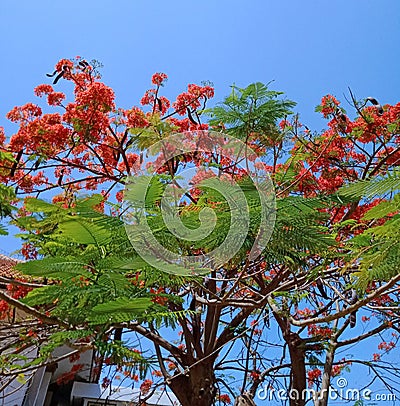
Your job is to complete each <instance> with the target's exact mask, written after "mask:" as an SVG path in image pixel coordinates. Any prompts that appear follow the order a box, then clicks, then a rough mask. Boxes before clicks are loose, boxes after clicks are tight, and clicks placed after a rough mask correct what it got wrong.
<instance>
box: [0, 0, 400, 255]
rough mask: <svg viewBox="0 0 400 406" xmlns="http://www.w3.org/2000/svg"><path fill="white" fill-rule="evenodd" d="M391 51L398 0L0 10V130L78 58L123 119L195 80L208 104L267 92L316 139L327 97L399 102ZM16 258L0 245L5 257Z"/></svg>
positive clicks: (210, 0) (13, 4) (49, 4)
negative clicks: (123, 111)
mask: <svg viewBox="0 0 400 406" xmlns="http://www.w3.org/2000/svg"><path fill="white" fill-rule="evenodd" d="M399 42H400V1H399V0H380V1H377V0H334V1H321V0H313V1H312V0H303V1H300V0H286V1H285V0H282V1H279V0H275V1H272V0H247V1H238V0H229V1H228V0H203V1H196V2H195V1H190V0H186V1H182V0H176V1H165V0H164V1H161V0H153V1H148V0H115V1H105V0H96V1H90V0H87V1H85V0H80V1H77V0H69V1H57V0H36V1H32V0H19V1H16V0H0V51H1V64H0V91H1V97H0V125H2V126H4V127H6V130H7V132H8V134H9V135H11V133H12V131H13V130H15V127H13V126H11V125H10V124H8V123H7V121H6V119H5V114H6V113H7V112H8V111H9V110H10V109H11V108H12V107H14V106H15V105H20V104H24V103H26V102H28V101H35V97H34V95H33V88H34V87H35V86H37V85H38V84H40V83H46V82H49V79H48V78H46V76H45V73H47V72H51V71H52V70H53V67H54V64H55V63H56V62H57V61H58V60H59V59H61V58H70V57H74V56H76V55H80V56H82V57H85V58H86V59H88V60H91V59H97V60H99V61H101V62H102V63H103V64H104V68H103V70H102V73H103V79H104V81H105V82H106V83H107V84H108V85H110V86H111V87H113V88H114V90H115V92H116V95H117V101H118V103H119V104H120V105H121V106H122V107H130V106H132V105H137V104H138V103H139V100H140V98H141V96H142V94H143V92H144V91H145V90H146V89H147V88H148V87H149V85H150V77H151V75H152V74H153V73H154V72H157V71H162V72H165V73H167V74H168V75H169V81H168V84H167V87H166V89H165V93H166V95H167V96H169V97H171V98H172V99H173V98H174V96H176V95H177V94H178V93H179V92H181V91H182V90H184V89H185V87H186V85H187V84H188V83H199V82H201V81H202V80H210V81H212V82H213V83H214V85H215V88H216V98H215V99H216V100H221V99H222V98H223V97H224V96H225V95H227V93H228V92H229V86H230V85H231V84H232V83H236V84H237V85H239V86H245V85H247V84H249V83H251V82H254V81H261V82H269V81H271V80H274V83H273V84H272V85H271V86H272V87H273V88H274V89H275V90H282V91H284V92H285V93H286V95H287V97H288V98H290V99H292V100H295V101H296V102H297V103H298V106H297V108H296V111H297V112H299V113H300V115H301V119H302V121H303V122H304V123H306V124H307V125H308V126H309V127H310V128H312V129H314V130H320V129H322V128H323V127H324V125H325V123H324V121H322V120H321V119H320V117H319V115H318V114H317V113H314V107H315V106H316V105H317V104H318V103H319V101H320V99H321V97H322V96H323V95H325V94H327V93H332V94H334V95H336V96H337V97H338V98H339V99H342V100H344V97H343V94H344V93H346V92H347V87H348V86H350V87H351V88H352V90H353V91H354V92H355V93H356V95H357V96H358V97H360V98H362V97H367V96H373V97H376V98H377V99H378V100H379V101H380V102H381V103H382V104H384V103H395V102H398V101H399V100H400V94H399V89H400V74H399V73H400V68H399V65H400V55H399ZM344 107H345V108H347V107H348V106H347V105H346V103H345V104H344ZM350 115H351V116H352V114H350ZM16 247H17V241H16V240H15V239H13V238H12V237H7V238H6V237H0V250H2V251H3V252H4V251H5V252H11V251H13V250H14V249H15V248H16ZM0 252H1V251H0Z"/></svg>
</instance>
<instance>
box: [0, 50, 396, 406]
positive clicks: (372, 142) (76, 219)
mask: <svg viewBox="0 0 400 406" xmlns="http://www.w3.org/2000/svg"><path fill="white" fill-rule="evenodd" d="M96 66H97V64H96V63H94V62H93V63H91V64H89V63H87V62H86V61H84V60H82V59H80V58H78V59H77V60H75V61H71V60H61V61H60V62H59V63H58V64H57V65H56V70H55V71H54V73H53V74H52V75H49V76H52V77H53V78H54V79H52V80H53V85H50V84H45V85H40V86H38V87H37V88H36V89H35V94H36V95H37V96H39V97H44V96H45V97H47V104H48V106H50V108H54V110H52V111H53V112H52V113H47V112H43V110H44V109H46V111H47V110H48V106H47V107H43V109H42V108H41V107H39V106H38V105H36V104H33V103H28V104H26V105H25V106H22V107H15V108H14V109H13V110H12V111H11V112H10V113H9V114H8V118H9V119H10V120H11V121H13V122H14V123H16V124H17V125H18V130H17V132H16V133H15V134H14V135H12V136H11V137H10V138H9V139H6V137H5V135H4V133H3V132H2V133H1V134H0V135H1V137H0V141H1V149H0V153H1V155H0V177H1V180H2V182H3V185H4V186H2V188H7V189H4V190H7V191H9V190H13V189H14V190H15V193H16V196H17V197H21V198H22V197H26V196H30V197H26V198H25V199H24V200H23V201H22V202H21V204H20V205H19V206H18V204H17V202H16V201H15V200H16V198H15V196H14V195H13V194H12V192H9V193H10V194H9V195H8V197H7V198H3V199H2V201H1V202H0V207H5V212H4V214H7V215H8V214H10V213H11V211H10V210H11V206H10V204H11V203H13V204H15V205H17V206H18V211H17V212H14V214H13V215H12V216H13V218H14V221H15V223H16V224H18V226H19V227H20V228H21V229H22V230H23V232H24V233H23V235H22V238H23V239H24V241H25V242H24V246H23V249H22V252H23V254H24V255H25V257H26V258H27V259H30V260H31V261H28V262H26V263H24V264H20V265H19V266H18V269H19V270H20V271H21V272H22V273H23V274H24V275H25V276H26V278H28V277H34V279H35V281H34V282H32V281H28V280H19V281H11V280H10V281H9V282H10V285H9V291H8V293H0V294H1V297H0V299H1V300H2V301H1V302H0V303H1V311H2V318H3V319H4V320H6V319H7V317H8V316H9V314H10V313H9V312H10V309H11V308H12V306H16V307H19V308H20V309H22V310H24V312H25V313H27V314H30V315H31V316H32V317H33V318H34V319H35V320H39V321H40V323H39V324H34V325H33V327H32V329H30V330H29V331H27V332H26V334H22V335H21V337H20V339H19V340H17V342H13V343H12V344H10V346H8V347H7V348H3V349H2V352H4V354H5V355H3V356H2V358H1V360H2V364H1V365H2V368H3V369H2V371H3V372H2V374H3V375H4V376H6V375H9V376H14V375H15V376H19V378H20V379H21V374H24V373H25V372H27V371H30V370H31V369H32V368H35V367H37V366H38V365H43V364H46V363H54V362H56V361H57V360H56V359H54V358H52V357H51V354H52V351H53V350H54V348H55V347H56V346H57V345H60V343H63V342H66V341H68V342H70V344H71V346H72V347H73V348H74V354H72V355H73V356H75V353H76V354H79V352H80V351H82V348H84V349H87V348H89V347H90V348H94V349H95V350H96V354H97V356H96V368H97V367H98V368H100V366H101V365H103V366H104V365H105V366H106V370H107V371H108V374H109V375H107V376H103V381H102V384H103V386H104V387H105V388H107V387H108V386H109V385H110V384H111V381H112V377H114V381H115V378H116V377H118V376H119V377H120V380H121V379H122V380H124V381H126V383H127V381H133V382H136V381H139V380H140V383H138V385H140V388H141V391H142V394H143V401H145V399H146V397H147V396H149V394H151V393H152V390H154V389H156V388H160V387H161V388H165V387H168V388H170V390H172V392H174V394H175V395H176V396H177V398H178V400H179V401H180V403H181V404H182V405H183V406H186V405H192V406H196V405H211V404H215V403H220V404H227V403H230V402H231V399H232V398H233V397H234V398H236V400H235V401H236V403H237V404H240V405H252V404H253V402H254V401H256V394H257V393H258V395H259V397H261V392H260V389H263V388H264V389H263V390H264V392H263V394H265V393H266V391H268V396H269V398H270V399H275V398H276V396H277V395H276V393H277V390H278V389H280V388H284V390H285V393H286V394H288V395H290V396H289V397H288V398H287V402H289V403H290V405H296V406H297V405H304V404H305V403H306V398H305V397H304V396H303V395H302V394H303V393H305V392H306V390H307V389H309V388H310V389H313V390H315V392H316V394H317V396H316V398H315V399H314V403H315V404H316V405H326V404H327V402H328V390H329V388H330V387H331V385H332V382H331V379H332V377H334V376H337V375H339V374H340V373H341V371H342V370H343V369H345V368H351V364H356V363H358V364H364V365H365V367H366V368H371V369H372V371H373V372H376V374H378V375H380V376H381V375H384V374H383V372H382V371H385V370H386V372H387V373H390V370H389V368H386V369H385V364H384V362H383V361H382V360H381V356H382V355H384V354H385V353H387V352H389V351H390V350H391V349H392V348H394V347H395V345H396V341H397V330H398V327H397V323H398V311H397V303H398V301H399V298H398V293H399V292H398V281H399V279H400V276H399V275H398V272H397V269H398V268H397V267H398V262H399V261H398V254H397V253H398V243H397V241H398V239H396V237H395V236H397V234H398V231H397V230H398V228H397V229H396V227H397V217H396V213H397V211H398V202H397V200H396V196H395V193H396V190H397V188H398V183H399V182H398V181H397V179H398V176H396V173H397V172H396V171H395V168H396V166H397V164H398V162H399V160H400V143H399V141H400V140H399V136H400V131H399V120H400V104H397V105H394V106H391V105H385V106H380V105H379V103H378V102H377V101H376V100H375V99H373V98H368V99H365V100H363V101H357V100H356V99H355V98H354V97H353V95H352V103H353V106H352V107H353V108H354V110H355V113H356V118H355V119H354V120H352V119H351V118H350V117H349V116H348V115H347V114H346V112H345V111H344V109H343V108H342V107H340V104H339V102H338V101H337V100H336V99H335V98H334V97H333V96H326V97H324V98H323V99H322V102H321V105H320V106H319V107H318V108H317V110H318V111H320V112H321V113H322V114H323V115H324V117H326V118H327V119H328V120H329V122H328V129H327V130H326V131H324V132H322V133H321V134H319V133H312V132H311V131H310V130H309V129H308V128H307V127H306V126H305V125H303V124H301V123H300V121H299V118H298V116H297V115H294V116H293V115H292V113H291V109H292V108H293V107H294V103H293V102H291V101H289V100H286V99H283V98H282V95H281V93H279V92H275V91H271V90H269V89H268V87H267V86H265V85H263V84H261V83H256V84H252V85H250V86H248V87H246V88H243V89H242V88H238V87H232V93H231V95H230V96H228V97H227V98H225V99H224V101H223V102H222V103H220V104H218V105H217V106H216V107H214V108H211V109H207V108H206V107H207V106H206V103H207V101H208V99H209V98H211V97H213V88H212V87H211V86H209V85H204V86H198V85H194V84H190V85H189V86H188V89H187V91H186V92H184V93H182V94H180V95H178V97H177V98H176V101H175V102H173V103H171V102H170V101H169V100H168V99H167V98H165V97H164V96H163V95H162V92H161V90H162V87H163V85H164V84H165V81H166V75H165V74H162V73H157V74H155V75H153V77H152V83H153V85H154V86H153V87H152V88H151V89H150V90H148V91H147V92H146V93H145V95H144V97H143V98H142V100H141V105H142V106H143V107H138V106H134V107H132V108H129V109H121V108H117V107H116V106H115V101H114V93H113V91H112V89H110V88H109V87H108V86H106V85H105V84H104V83H103V82H102V81H101V79H100V77H99V75H98V72H97V71H96ZM64 82H66V83H64ZM70 84H72V85H73V99H72V100H70V101H66V99H67V96H66V94H65V93H63V92H60V91H57V90H56V89H55V88H56V87H57V86H66V89H67V90H68V89H69V88H68V87H67V86H68V85H70ZM176 133H179V134H180V135H179V136H175V135H174V134H176ZM235 140H237V142H236V141H235ZM152 158H154V159H152ZM266 171H267V172H268V173H269V174H270V177H271V179H272V182H273V186H274V193H272V191H273V190H272V189H271V187H270V186H271V183H270V182H271V181H270V180H269V178H268V177H266V176H265V172H266ZM10 188H13V189H10ZM56 190H57V191H58V192H59V194H55V191H56ZM53 191H54V192H53ZM92 191H93V192H95V193H96V194H94V195H91V196H90V195H89V193H91V192H92ZM45 193H47V196H51V197H52V200H53V204H51V203H49V202H48V201H44V200H39V199H38V198H37V197H41V198H46V194H45ZM85 194H86V195H85ZM47 199H48V197H47ZM3 200H4V203H3ZM210 209H212V210H213V213H214V215H212V214H210ZM264 220H265V221H266V223H265V221H264ZM263 221H264V222H263ZM210 224H211V225H212V226H213V227H211V228H210V229H209V227H208V226H209V225H210ZM230 229H233V230H234V233H233V238H232V235H231V234H230V233H229V231H230ZM177 230H178V231H177ZM179 230H180V231H179ZM204 230H205V231H207V232H205V231H204ZM393 230H396V231H395V232H394V231H393ZM203 232H205V234H204V233H203ZM388 235H390V237H388ZM269 237H270V239H269ZM268 239H269V241H268V243H267V240H268ZM225 240H228V241H229V244H225V245H224V244H223V242H224V241H225ZM235 244H236V245H237V247H236V246H235ZM265 244H266V247H265ZM233 246H235V249H233V248H232V247H233ZM160 247H161V248H160ZM221 247H222V248H221ZM215 252H217V253H218V255H216V254H215ZM28 291H29V293H28ZM26 295H27V296H26ZM24 296H26V297H24ZM60 330H61V331H62V332H60ZM377 335H381V337H382V342H381V343H380V345H379V348H377V349H376V351H375V352H374V351H373V352H372V353H371V354H369V355H368V356H367V357H365V358H355V357H349V356H348V355H346V357H343V356H341V355H340V353H341V350H342V349H343V348H346V347H348V346H351V345H353V344H354V343H356V342H359V341H361V340H367V339H370V338H371V337H374V336H377ZM385 337H388V338H385ZM21 345H22V346H24V347H29V346H37V347H38V348H40V353H39V356H38V357H37V358H36V359H35V360H29V359H28V360H25V365H24V366H23V367H22V369H21V366H16V365H17V364H16V363H15V360H16V359H18V354H19V349H20V348H21ZM13 348H14V350H13ZM10 354H13V356H10ZM20 362H21V360H20ZM372 362H373V363H372ZM18 365H20V363H19V364H18ZM112 366H114V367H112ZM393 368H394V367H393ZM392 371H394V374H396V370H395V369H392ZM75 372H76V371H75ZM99 376H100V373H99V371H96V373H95V374H93V380H98V379H99ZM70 378H73V373H72V374H71V373H70V374H69V375H68V376H67V377H66V378H65V380H64V381H63V382H60V384H63V383H65V381H66V380H67V379H70ZM382 379H384V378H382ZM265 388H268V389H265ZM274 391H275V392H274Z"/></svg>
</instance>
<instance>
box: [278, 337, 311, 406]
mask: <svg viewBox="0 0 400 406" xmlns="http://www.w3.org/2000/svg"><path fill="white" fill-rule="evenodd" d="M284 337H285V334H284ZM285 341H286V342H287V344H288V347H289V354H290V361H291V364H292V368H291V374H290V380H291V385H290V392H289V399H290V401H289V404H290V406H304V405H305V404H306V399H305V390H306V389H307V379H306V363H305V351H304V343H303V340H302V339H301V338H300V337H299V335H298V334H296V333H292V332H290V333H289V334H287V337H285Z"/></svg>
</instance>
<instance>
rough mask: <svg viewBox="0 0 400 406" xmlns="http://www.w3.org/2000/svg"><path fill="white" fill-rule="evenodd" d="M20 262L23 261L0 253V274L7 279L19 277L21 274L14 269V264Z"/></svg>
mask: <svg viewBox="0 0 400 406" xmlns="http://www.w3.org/2000/svg"><path fill="white" fill-rule="evenodd" d="M20 262H23V261H21V260H20V259H15V258H10V257H7V256H5V255H2V254H0V276H2V277H4V278H9V279H15V278H19V277H21V274H20V273H19V272H18V271H17V270H15V269H14V266H15V265H16V264H18V263H20Z"/></svg>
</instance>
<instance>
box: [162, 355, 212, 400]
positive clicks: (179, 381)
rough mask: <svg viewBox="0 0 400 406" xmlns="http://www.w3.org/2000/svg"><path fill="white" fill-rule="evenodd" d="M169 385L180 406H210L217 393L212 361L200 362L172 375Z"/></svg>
mask: <svg viewBox="0 0 400 406" xmlns="http://www.w3.org/2000/svg"><path fill="white" fill-rule="evenodd" d="M169 387H170V389H171V390H172V392H173V393H174V394H175V396H176V397H177V398H178V400H179V402H180V404H181V405H182V406H211V405H212V404H213V403H214V401H215V395H216V393H217V388H216V380H215V374H214V369H213V363H208V362H201V363H199V364H197V365H195V366H193V367H192V368H190V369H189V370H188V372H187V374H185V373H183V374H178V375H176V376H173V377H172V378H171V382H170V383H169Z"/></svg>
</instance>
